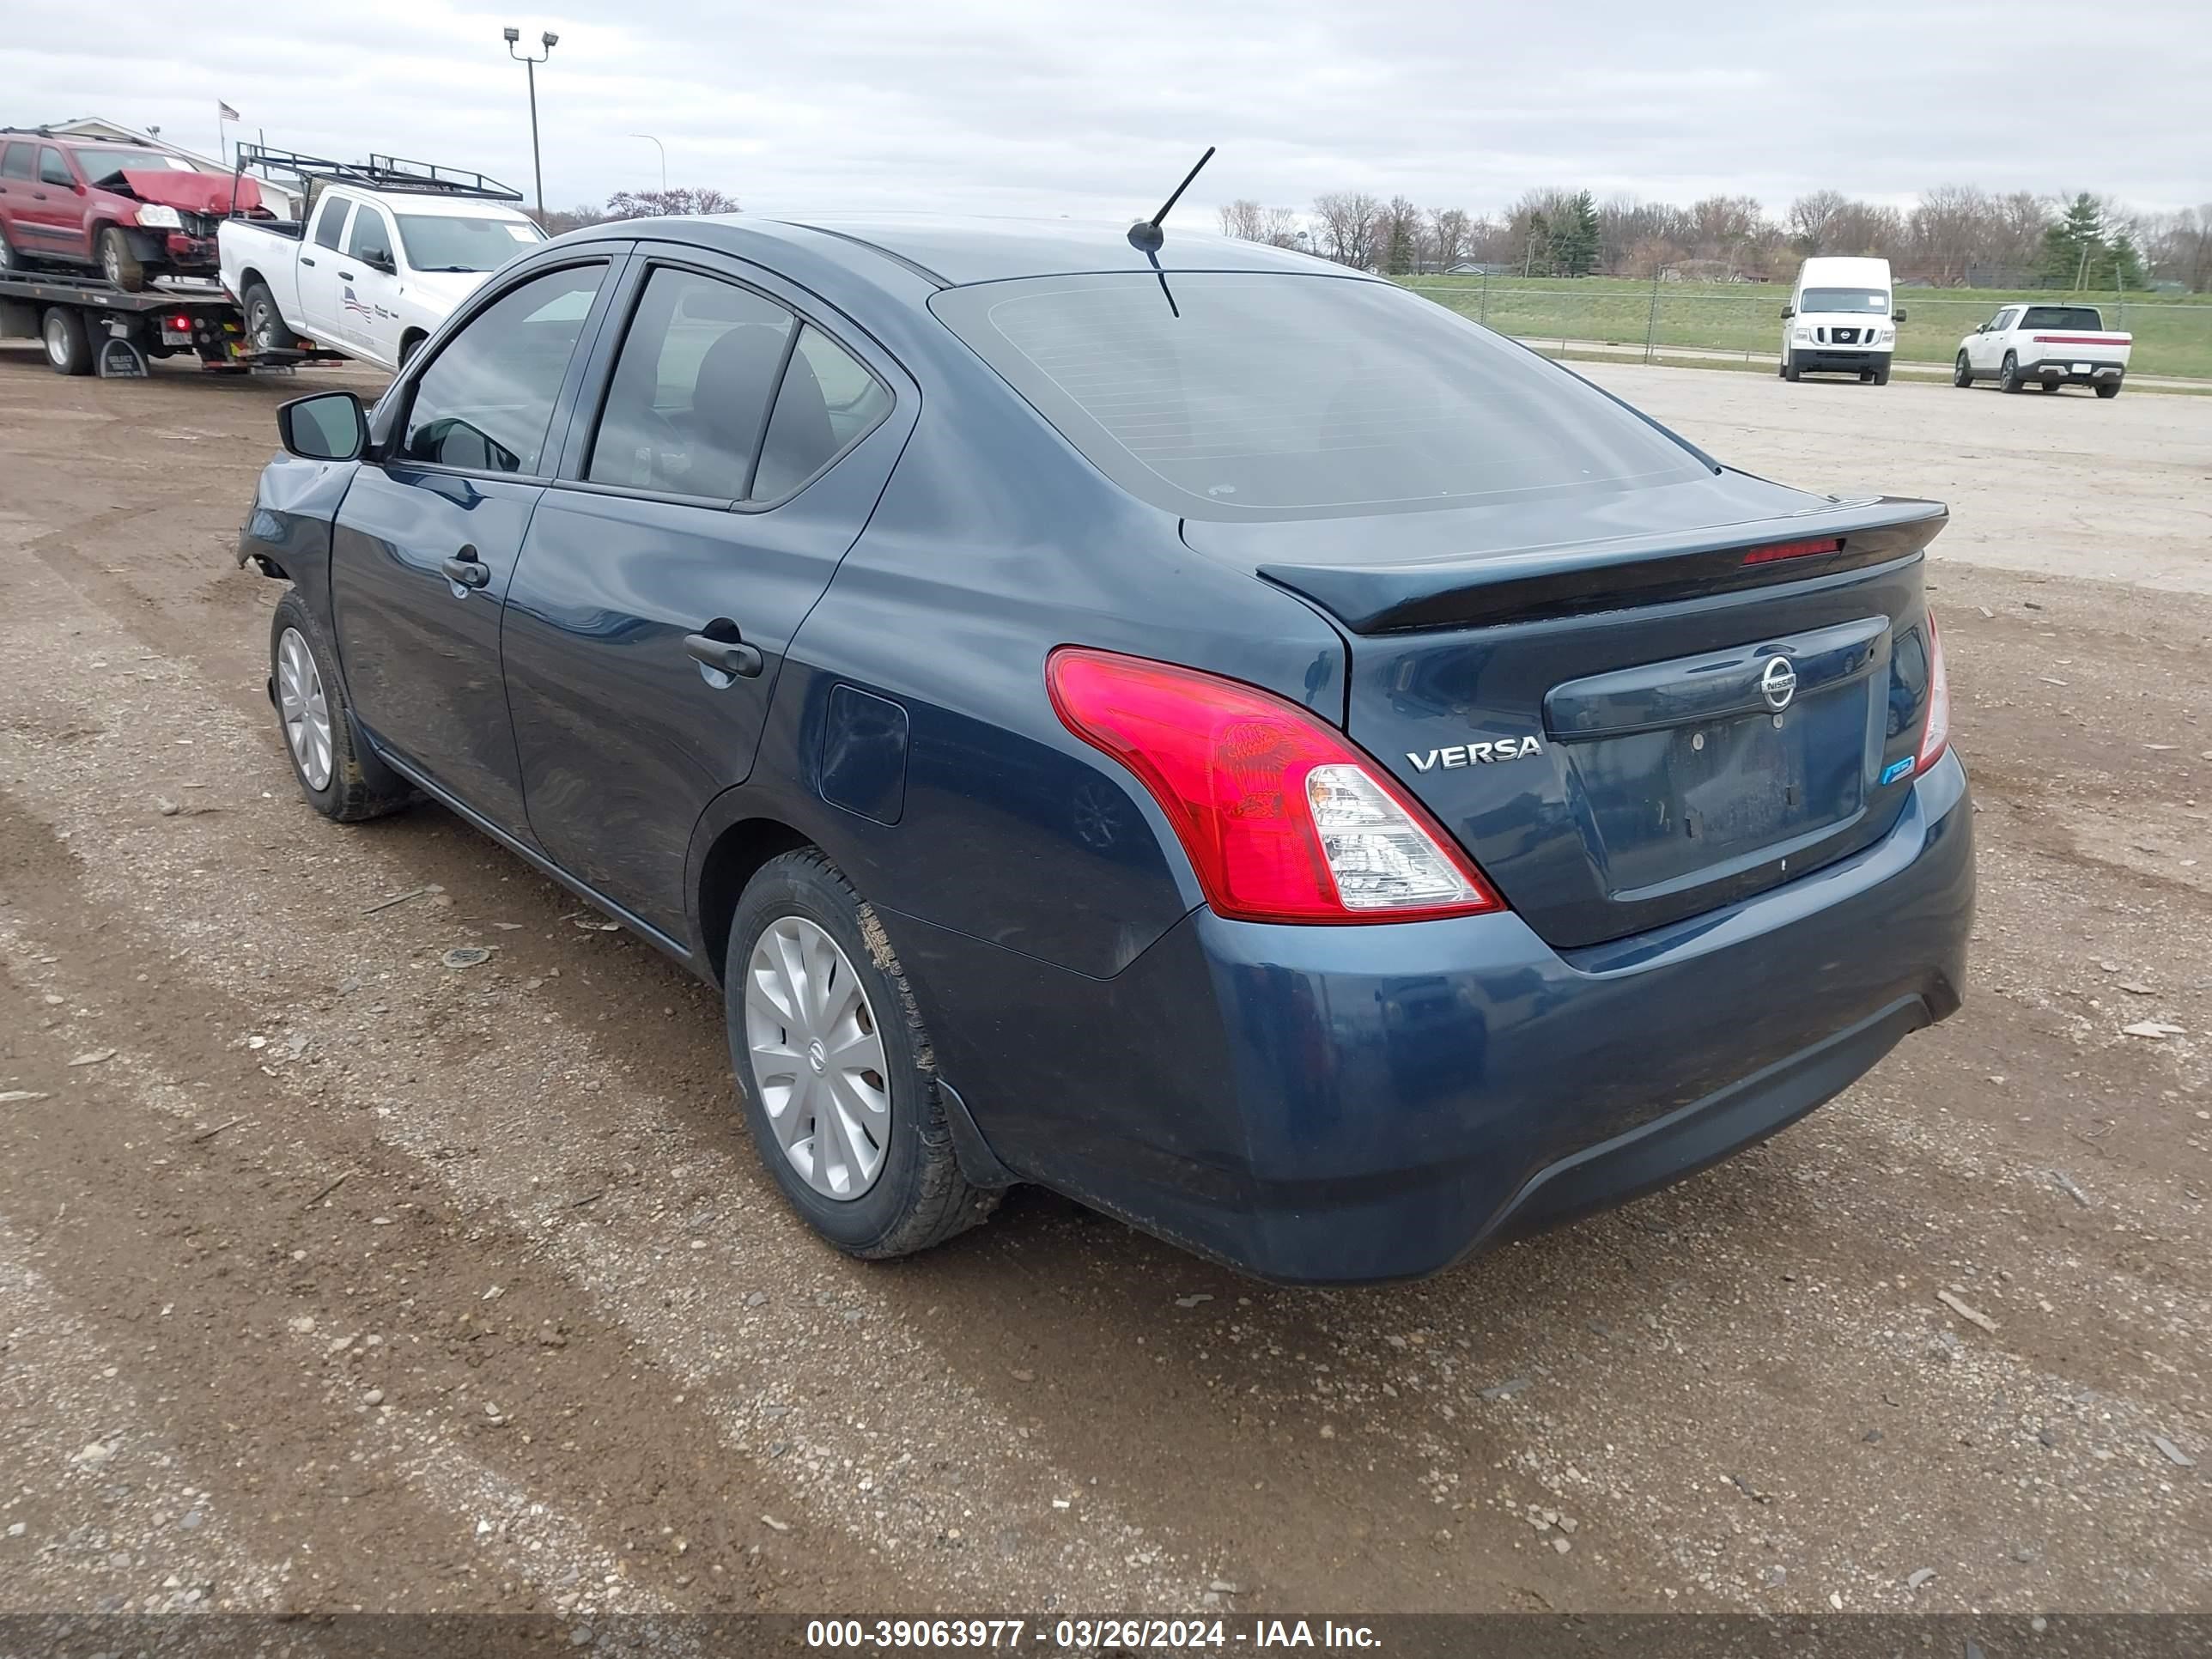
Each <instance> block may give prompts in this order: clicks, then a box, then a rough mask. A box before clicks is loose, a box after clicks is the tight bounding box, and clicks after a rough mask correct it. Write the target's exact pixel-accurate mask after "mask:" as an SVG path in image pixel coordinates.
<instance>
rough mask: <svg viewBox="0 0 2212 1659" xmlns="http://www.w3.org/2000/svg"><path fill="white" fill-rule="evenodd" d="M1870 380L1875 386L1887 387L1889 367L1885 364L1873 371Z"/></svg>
mask: <svg viewBox="0 0 2212 1659" xmlns="http://www.w3.org/2000/svg"><path fill="white" fill-rule="evenodd" d="M1871 378H1872V379H1873V380H1874V383H1875V385H1876V386H1887V385H1888V384H1889V365H1888V364H1887V363H1884V364H1883V365H1882V366H1881V368H1877V369H1876V370H1875V372H1874V374H1873V375H1872V377H1871Z"/></svg>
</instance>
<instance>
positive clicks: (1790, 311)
mask: <svg viewBox="0 0 2212 1659" xmlns="http://www.w3.org/2000/svg"><path fill="white" fill-rule="evenodd" d="M1796 314H1797V307H1796V306H1784V307H1782V320H1783V321H1784V322H1785V323H1786V322H1788V321H1789V320H1790V319H1791V318H1792V317H1795V316H1796Z"/></svg>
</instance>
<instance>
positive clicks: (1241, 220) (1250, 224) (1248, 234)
mask: <svg viewBox="0 0 2212 1659" xmlns="http://www.w3.org/2000/svg"><path fill="white" fill-rule="evenodd" d="M1266 222H1267V210H1266V209H1264V208H1262V207H1261V205H1260V204H1258V203H1257V202H1255V201H1253V200H1252V199H1251V198H1250V197H1238V198H1237V200H1236V201H1234V202H1231V203H1228V204H1225V206H1224V207H1223V208H1222V210H1221V234H1223V235H1224V236H1235V237H1239V238H1241V239H1242V240H1245V241H1247V242H1264V241H1266V240H1267V231H1266Z"/></svg>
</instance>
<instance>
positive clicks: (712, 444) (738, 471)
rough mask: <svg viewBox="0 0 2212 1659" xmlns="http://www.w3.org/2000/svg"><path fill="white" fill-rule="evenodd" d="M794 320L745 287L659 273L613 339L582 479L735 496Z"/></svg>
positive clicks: (684, 273) (753, 454)
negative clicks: (615, 347)
mask: <svg viewBox="0 0 2212 1659" xmlns="http://www.w3.org/2000/svg"><path fill="white" fill-rule="evenodd" d="M796 325H797V319H795V318H793V316H792V314H791V313H790V312H788V311H787V310H785V309H784V307H781V306H780V305H778V304H776V303H775V301H773V300H770V299H769V298H767V297H766V296H764V295H760V294H756V293H755V292H754V291H753V290H752V289H749V288H744V287H740V286H739V285H738V283H732V282H726V281H724V280H722V279H721V278H720V277H716V276H702V275H701V274H700V273H699V272H697V271H692V270H678V269H676V268H674V267H672V266H666V265H664V266H661V267H659V269H657V270H654V271H653V274H652V275H651V276H649V277H647V280H646V285H645V292H644V294H643V295H641V297H640V299H639V301H638V304H637V309H636V312H635V314H634V315H633V316H632V318H631V319H630V325H629V332H628V333H627V334H625V335H624V336H623V344H622V352H621V355H620V356H618V357H617V359H616V362H615V373H614V380H613V381H612V383H611V385H610V386H608V388H607V398H606V404H605V411H604V413H603V414H602V415H601V416H600V419H599V432H598V434H597V435H595V436H594V437H593V439H592V459H591V462H590V465H588V466H587V467H586V471H585V474H584V476H585V477H587V478H588V479H590V480H591V481H592V483H603V484H615V485H619V486H621V487H623V488H625V489H651V490H656V491H660V492H663V493H665V494H668V495H698V496H704V497H706V498H708V499H709V500H712V501H740V500H742V499H744V495H745V493H746V491H747V490H748V489H750V487H751V483H752V475H753V467H754V463H755V460H756V459H757V457H758V456H759V454H760V451H761V433H762V430H763V428H764V427H765V426H766V425H767V423H768V418H769V397H770V395H771V394H772V393H773V392H775V386H776V383H777V380H778V377H779V376H780V375H781V373H782V371H783V365H784V359H785V357H786V356H787V355H788V354H789V351H790V348H791V335H792V330H793V328H794V327H795V326H796Z"/></svg>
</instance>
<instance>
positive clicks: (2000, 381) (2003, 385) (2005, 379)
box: [1997, 351, 2027, 392]
mask: <svg viewBox="0 0 2212 1659" xmlns="http://www.w3.org/2000/svg"><path fill="white" fill-rule="evenodd" d="M2026 385H2027V381H2025V380H2022V379H2021V376H2020V355H2019V354H2018V353H2017V352H2012V351H2008V352H2006V353H2005V355H2004V366H2003V367H2002V368H2000V369H1999V370H1998V371H1997V388H1998V390H2000V391H2002V392H2018V391H2019V390H2021V387H2023V386H2026Z"/></svg>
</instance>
